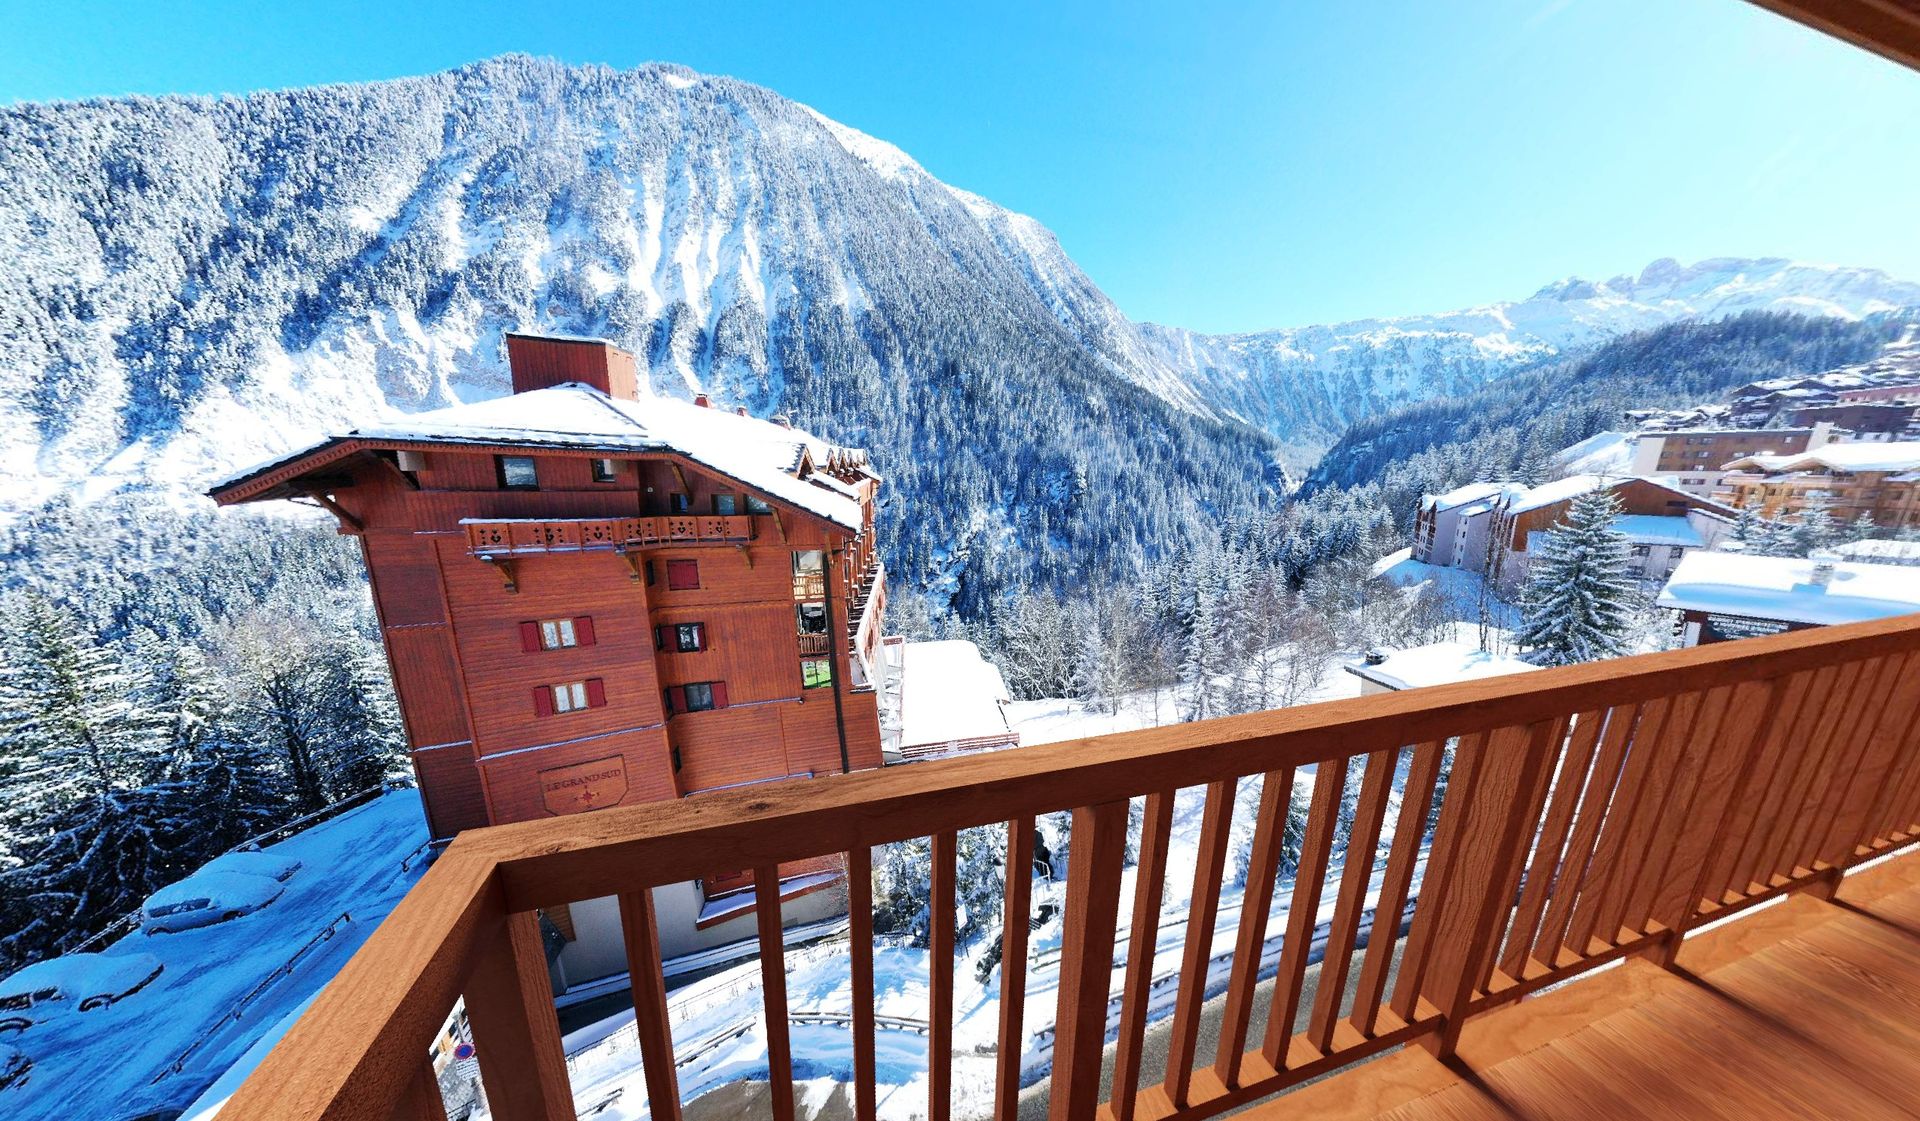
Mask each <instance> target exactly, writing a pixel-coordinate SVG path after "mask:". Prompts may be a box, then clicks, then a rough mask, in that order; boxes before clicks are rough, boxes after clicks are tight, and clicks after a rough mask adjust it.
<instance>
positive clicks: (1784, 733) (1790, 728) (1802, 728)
mask: <svg viewBox="0 0 1920 1121" xmlns="http://www.w3.org/2000/svg"><path fill="white" fill-rule="evenodd" d="M1838 675H1839V667H1837V666H1821V667H1820V668H1819V669H1817V670H1815V671H1814V674H1813V676H1812V678H1811V679H1810V680H1809V681H1808V684H1807V690H1806V693H1805V695H1804V697H1803V698H1802V701H1801V704H1800V707H1799V709H1798V710H1797V711H1796V712H1795V713H1794V714H1793V721H1792V723H1791V724H1784V723H1783V724H1782V725H1780V727H1781V732H1780V736H1781V742H1780V758H1779V761H1778V763H1777V767H1776V770H1775V773H1774V777H1773V783H1772V784H1771V786H1770V788H1769V790H1768V794H1769V798H1768V800H1767V803H1766V805H1765V806H1764V807H1763V808H1762V809H1761V811H1760V817H1759V819H1758V821H1756V822H1755V829H1754V831H1753V835H1752V837H1751V838H1750V839H1749V841H1748V851H1747V853H1746V855H1745V857H1744V858H1743V860H1742V863H1741V874H1740V875H1736V876H1735V877H1734V880H1733V886H1732V890H1733V891H1735V892H1737V893H1739V894H1741V895H1745V894H1747V893H1748V892H1750V891H1751V890H1752V889H1753V887H1754V886H1755V885H1758V886H1759V887H1762V888H1765V887H1767V886H1768V885H1769V881H1770V880H1771V879H1772V878H1773V874H1774V871H1775V868H1774V865H1775V863H1776V862H1777V860H1778V859H1779V849H1780V848H1781V846H1783V845H1785V844H1786V836H1787V830H1788V827H1789V826H1790V825H1791V824H1792V814H1793V813H1794V802H1793V798H1794V792H1795V791H1797V790H1798V789H1799V788H1800V787H1799V782H1800V775H1801V773H1802V770H1803V768H1804V767H1806V766H1807V765H1808V757H1809V756H1810V755H1811V750H1810V747H1809V741H1810V739H1811V737H1810V735H1809V732H1810V731H1811V730H1812V729H1813V728H1815V727H1817V726H1818V725H1819V723H1820V722H1821V721H1822V720H1823V719H1825V717H1826V714H1827V706H1828V705H1829V704H1830V703H1831V701H1832V698H1833V687H1834V680H1835V678H1836V677H1837V676H1838Z"/></svg>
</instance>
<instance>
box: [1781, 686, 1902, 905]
mask: <svg viewBox="0 0 1920 1121" xmlns="http://www.w3.org/2000/svg"><path fill="white" fill-rule="evenodd" d="M1879 661H1880V667H1879V673H1878V674H1877V675H1875V677H1874V683H1873V685H1872V687H1871V688H1869V689H1868V690H1866V691H1865V692H1863V693H1861V694H1860V696H1858V697H1856V698H1855V704H1854V707H1855V708H1856V710H1857V711H1858V718H1857V719H1856V720H1855V721H1854V723H1853V725H1852V727H1851V728H1849V729H1848V732H1847V738H1846V739H1845V740H1843V741H1842V743H1843V745H1844V747H1845V748H1846V750H1845V751H1844V752H1843V753H1842V755H1841V757H1840V759H1839V761H1838V765H1837V767H1836V768H1834V769H1833V771H1832V772H1831V777H1830V778H1829V779H1828V787H1829V793H1828V795H1827V797H1826V798H1825V799H1824V800H1823V801H1822V803H1821V807H1820V817H1819V819H1818V821H1816V822H1815V827H1814V829H1813V830H1812V832H1811V835H1810V836H1809V837H1808V839H1807V844H1806V848H1805V850H1804V851H1805V858H1804V860H1803V861H1802V862H1803V863H1808V864H1811V863H1812V862H1814V861H1823V862H1825V863H1826V864H1827V865H1829V866H1831V867H1833V868H1835V869H1839V868H1841V867H1844V866H1845V865H1847V864H1850V863H1852V861H1853V852H1854V849H1855V848H1856V847H1857V846H1859V845H1861V844H1863V843H1864V842H1865V841H1866V840H1867V838H1866V837H1864V836H1862V835H1861V834H1860V832H1859V830H1860V826H1861V819H1862V818H1864V816H1865V814H1866V803H1867V801H1868V800H1869V799H1870V797H1871V794H1870V791H1872V790H1873V789H1874V788H1876V787H1878V786H1879V785H1880V784H1882V783H1884V782H1885V781H1886V775H1887V768H1888V764H1889V763H1890V762H1891V754H1892V752H1891V742H1892V741H1893V740H1894V739H1895V738H1896V737H1894V736H1892V735H1885V734H1882V732H1881V728H1882V726H1883V723H1884V719H1883V718H1884V717H1885V716H1886V715H1887V714H1888V713H1889V712H1890V711H1892V710H1895V709H1898V710H1900V711H1901V712H1902V713H1903V714H1904V713H1905V711H1906V710H1907V708H1908V703H1907V702H1908V699H1909V697H1911V696H1912V695H1913V694H1914V693H1915V692H1916V691H1917V690H1920V682H1916V681H1915V680H1914V679H1913V678H1912V677H1910V676H1909V674H1911V672H1912V669H1913V666H1912V663H1911V662H1910V661H1909V659H1907V658H1906V657H1905V656H1904V655H1898V654H1895V655H1889V656H1888V657H1885V658H1882V659H1880V660H1879Z"/></svg>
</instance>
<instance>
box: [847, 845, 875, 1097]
mask: <svg viewBox="0 0 1920 1121" xmlns="http://www.w3.org/2000/svg"><path fill="white" fill-rule="evenodd" d="M847 942H848V949H849V950H850V951H851V953H850V957H851V960H850V962H849V963H848V964H849V966H850V969H849V972H850V974H851V977H852V983H853V1116H854V1121H874V1117H875V1115H876V1113H877V1112H878V1108H879V1106H878V1101H877V1094H876V1093H875V1089H876V1084H877V1083H878V1081H879V1072H878V1070H877V1069H876V1064H875V1061H874V1038H873V1033H874V1023H873V1018H874V1009H873V850H872V849H870V848H868V847H867V846H865V845H856V846H854V848H853V849H852V851H850V852H848V853H847Z"/></svg>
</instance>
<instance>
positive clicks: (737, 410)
mask: <svg viewBox="0 0 1920 1121" xmlns="http://www.w3.org/2000/svg"><path fill="white" fill-rule="evenodd" d="M733 412H734V415H735V416H746V415H747V407H746V406H745V405H735V406H734V407H733Z"/></svg>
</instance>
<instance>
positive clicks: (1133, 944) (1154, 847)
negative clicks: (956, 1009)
mask: <svg viewBox="0 0 1920 1121" xmlns="http://www.w3.org/2000/svg"><path fill="white" fill-rule="evenodd" d="M1173 798H1174V792H1173V791H1171V790H1161V791H1156V792H1154V793H1152V794H1149V795H1147V804H1146V807H1145V809H1146V812H1145V813H1144V814H1143V815H1142V819H1141V822H1140V864H1139V870H1138V872H1137V873H1136V874H1135V875H1136V878H1135V880H1134V887H1133V930H1132V933H1131V935H1130V937H1129V938H1128V940H1127V979H1126V987H1125V990H1124V991H1123V992H1122V994H1121V997H1120V1037H1119V1039H1117V1040H1115V1042H1114V1049H1113V1092H1112V1094H1111V1095H1110V1097H1109V1108H1110V1109H1111V1111H1112V1113H1113V1121H1133V1107H1134V1100H1135V1098H1136V1097H1137V1096H1138V1093H1139V1085H1140V1051H1141V1047H1142V1046H1143V1045H1144V1044H1145V1042H1146V1035H1147V1004H1148V1001H1149V999H1150V998H1151V997H1152V995H1153V959H1154V952H1155V950H1156V949H1157V948H1158V946H1159V942H1160V897H1161V896H1162V895H1164V894H1165V893H1166V886H1167V841H1168V838H1169V837H1170V836H1171V834H1172V831H1173ZM1001 1121H1013V1115H1012V1114H1011V1113H1009V1114H1007V1115H1006V1116H1005V1117H1003V1118H1002V1119H1001Z"/></svg>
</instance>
